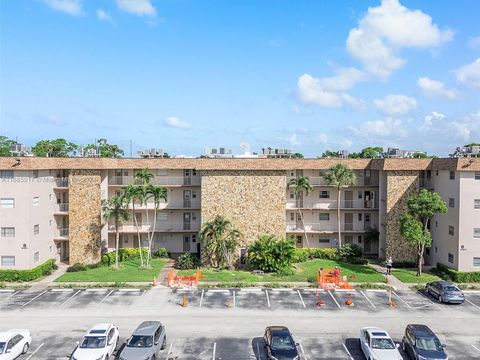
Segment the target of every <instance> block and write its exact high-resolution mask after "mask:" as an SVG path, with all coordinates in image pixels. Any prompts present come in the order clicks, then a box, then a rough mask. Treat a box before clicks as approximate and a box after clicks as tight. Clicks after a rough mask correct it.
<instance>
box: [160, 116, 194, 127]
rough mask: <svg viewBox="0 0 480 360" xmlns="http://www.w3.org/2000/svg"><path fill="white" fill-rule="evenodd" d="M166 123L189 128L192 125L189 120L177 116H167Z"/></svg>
mask: <svg viewBox="0 0 480 360" xmlns="http://www.w3.org/2000/svg"><path fill="white" fill-rule="evenodd" d="M165 125H167V126H169V127H174V128H180V129H188V128H191V127H192V124H190V123H189V122H187V121H184V120H180V119H179V118H177V117H175V116H170V117H167V118H166V119H165Z"/></svg>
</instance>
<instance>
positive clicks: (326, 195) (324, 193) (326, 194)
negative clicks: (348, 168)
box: [320, 190, 330, 199]
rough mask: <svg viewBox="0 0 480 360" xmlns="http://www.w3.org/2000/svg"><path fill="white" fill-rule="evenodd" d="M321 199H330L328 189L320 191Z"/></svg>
mask: <svg viewBox="0 0 480 360" xmlns="http://www.w3.org/2000/svg"><path fill="white" fill-rule="evenodd" d="M320 199H330V191H328V190H322V191H320Z"/></svg>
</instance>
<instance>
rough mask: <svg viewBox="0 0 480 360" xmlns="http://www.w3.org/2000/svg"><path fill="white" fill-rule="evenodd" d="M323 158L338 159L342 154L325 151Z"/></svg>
mask: <svg viewBox="0 0 480 360" xmlns="http://www.w3.org/2000/svg"><path fill="white" fill-rule="evenodd" d="M320 157H322V158H338V157H340V154H339V153H338V151H331V150H325V151H324V152H323V154H322V156H320Z"/></svg>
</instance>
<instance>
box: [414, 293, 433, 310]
mask: <svg viewBox="0 0 480 360" xmlns="http://www.w3.org/2000/svg"><path fill="white" fill-rule="evenodd" d="M417 293H418V294H420V295H422V296H423V297H424V298H425V299H427V300H428V302H429V303H430V304H429V305H433V304H435V303H434V302H433V301H432V300H430V298H429V297H428V296H427V295H425V294H424V293H422V292H421V291H417ZM421 307H425V305H424V306H421Z"/></svg>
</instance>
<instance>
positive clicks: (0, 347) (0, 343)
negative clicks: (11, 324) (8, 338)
mask: <svg viewBox="0 0 480 360" xmlns="http://www.w3.org/2000/svg"><path fill="white" fill-rule="evenodd" d="M6 345H7V344H6V343H4V342H0V354H3V350H5V346H6Z"/></svg>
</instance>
